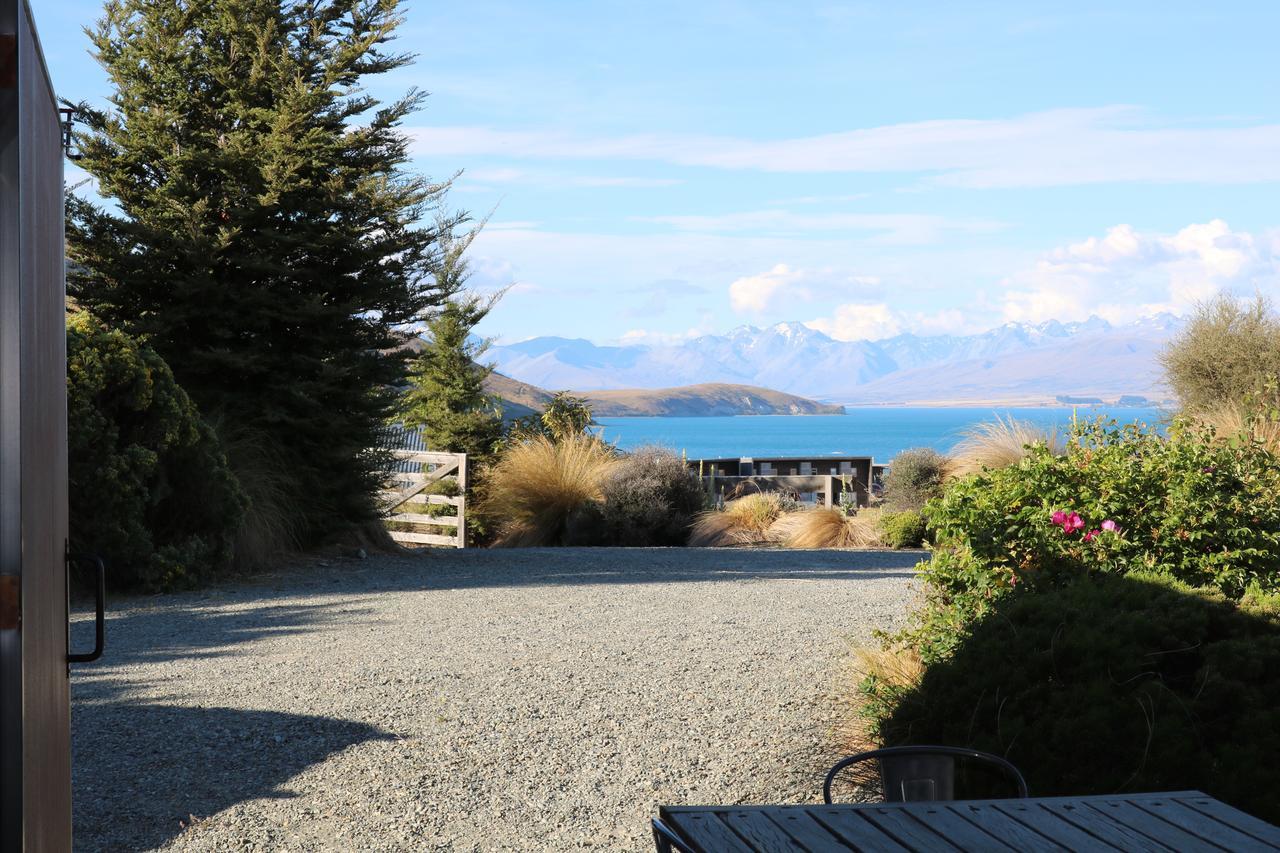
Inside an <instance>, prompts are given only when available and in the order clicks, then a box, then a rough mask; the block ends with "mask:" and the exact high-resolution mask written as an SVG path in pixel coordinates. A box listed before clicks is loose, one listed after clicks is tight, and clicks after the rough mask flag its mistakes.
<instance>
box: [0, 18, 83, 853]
mask: <svg viewBox="0 0 1280 853" xmlns="http://www.w3.org/2000/svg"><path fill="white" fill-rule="evenodd" d="M62 156H63V151H62V126H61V121H60V116H59V114H58V108H57V102H56V100H55V98H54V93H53V87H52V86H51V84H50V82H49V74H48V72H47V70H46V69H45V66H44V59H43V57H42V56H41V53H40V43H39V40H38V39H37V38H36V32H35V27H34V25H33V23H32V20H31V10H30V8H29V7H28V6H27V3H26V0H0V849H3V850H69V849H71V732H70V704H69V689H68V688H69V685H68V679H67V660H68V658H67V583H66V581H67V573H66V562H65V560H66V539H67V359H66V284H65V277H64V263H65V260H64V258H65V255H64V252H63V233H62V216H63V197H62V187H63V184H62Z"/></svg>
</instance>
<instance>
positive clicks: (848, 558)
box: [353, 548, 928, 590]
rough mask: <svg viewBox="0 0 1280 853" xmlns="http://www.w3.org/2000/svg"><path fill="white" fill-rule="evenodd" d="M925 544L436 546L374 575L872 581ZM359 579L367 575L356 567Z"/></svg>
mask: <svg viewBox="0 0 1280 853" xmlns="http://www.w3.org/2000/svg"><path fill="white" fill-rule="evenodd" d="M927 558H928V553H927V552H924V551H787V550H782V549H779V550H755V549H741V550H738V549H732V548H510V549H492V550H470V551H431V552H427V553H425V554H423V555H422V556H420V557H417V558H416V560H414V559H413V558H410V560H408V561H405V562H407V563H412V562H416V561H417V560H420V561H421V562H422V563H423V569H424V571H423V572H422V573H413V572H403V573H400V574H393V573H391V572H382V573H380V575H379V576H378V577H376V578H375V577H373V576H372V575H370V576H369V577H368V581H367V582H368V584H369V586H370V587H373V588H377V589H405V590H415V589H416V590H432V589H470V588H477V587H519V586H540V585H548V584H560V585H576V584H645V583H706V582H709V581H738V582H741V581H778V580H797V581H817V580H821V581H833V580H834V581H840V580H850V581H867V580H878V579H884V578H898V579H901V578H904V577H908V576H910V575H911V574H912V571H913V570H914V568H915V567H916V565H917V564H918V563H919V562H920V561H921V560H922V559H927ZM353 575H354V576H355V577H356V578H360V577H361V575H363V573H362V572H359V570H357V571H356V572H354V573H353ZM357 582H358V581H357Z"/></svg>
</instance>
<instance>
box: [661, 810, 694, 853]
mask: <svg viewBox="0 0 1280 853" xmlns="http://www.w3.org/2000/svg"><path fill="white" fill-rule="evenodd" d="M653 843H654V846H655V847H657V848H658V853H694V850H693V848H691V847H690V846H689V845H688V844H685V843H684V841H682V840H681V839H680V836H678V835H676V831H675V830H674V829H672V828H671V827H669V826H667V825H666V824H665V823H663V822H662V818H659V817H655V818H654V819H653Z"/></svg>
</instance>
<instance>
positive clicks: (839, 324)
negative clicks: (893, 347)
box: [805, 302, 903, 341]
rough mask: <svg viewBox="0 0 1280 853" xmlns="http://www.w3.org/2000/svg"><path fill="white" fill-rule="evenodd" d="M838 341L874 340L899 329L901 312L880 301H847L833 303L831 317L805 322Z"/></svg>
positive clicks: (892, 334)
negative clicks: (834, 305)
mask: <svg viewBox="0 0 1280 853" xmlns="http://www.w3.org/2000/svg"><path fill="white" fill-rule="evenodd" d="M805 325H806V326H808V327H809V328H811V329H817V330H818V331H819V332H822V333H823V334H824V335H827V336H828V337H832V338H835V339H836V340H838V341H876V340H879V339H881V338H891V337H893V336H894V335H897V334H899V333H901V332H902V329H903V326H902V316H901V315H900V314H899V313H898V312H896V311H894V310H893V309H892V308H890V307H889V306H888V305H886V304H885V303H883V302H878V303H857V302H850V303H846V304H844V305H839V306H837V307H836V310H835V314H834V315H833V316H831V317H819V318H818V319H816V320H810V321H809V322H807V323H805Z"/></svg>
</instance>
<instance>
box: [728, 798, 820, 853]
mask: <svg viewBox="0 0 1280 853" xmlns="http://www.w3.org/2000/svg"><path fill="white" fill-rule="evenodd" d="M720 819H721V820H723V821H724V822H725V823H726V824H728V825H729V827H730V828H731V829H732V830H733V831H734V832H736V833H738V834H739V835H741V836H742V837H743V838H745V839H746V840H747V843H749V844H750V845H751V846H752V847H754V848H755V849H756V850H757V851H759V853H795V851H797V850H799V851H801V853H803V851H804V849H805V848H803V847H801V846H800V845H799V844H797V843H796V842H795V840H794V839H792V838H791V837H790V836H789V835H788V834H787V833H786V832H784V831H783V829H782V827H780V826H778V824H776V823H774V822H773V821H771V820H769V816H768V815H767V814H766V813H765V811H764V810H763V809H730V810H728V811H725V812H722V813H721V814H720ZM828 839H829V840H830V836H828Z"/></svg>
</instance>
